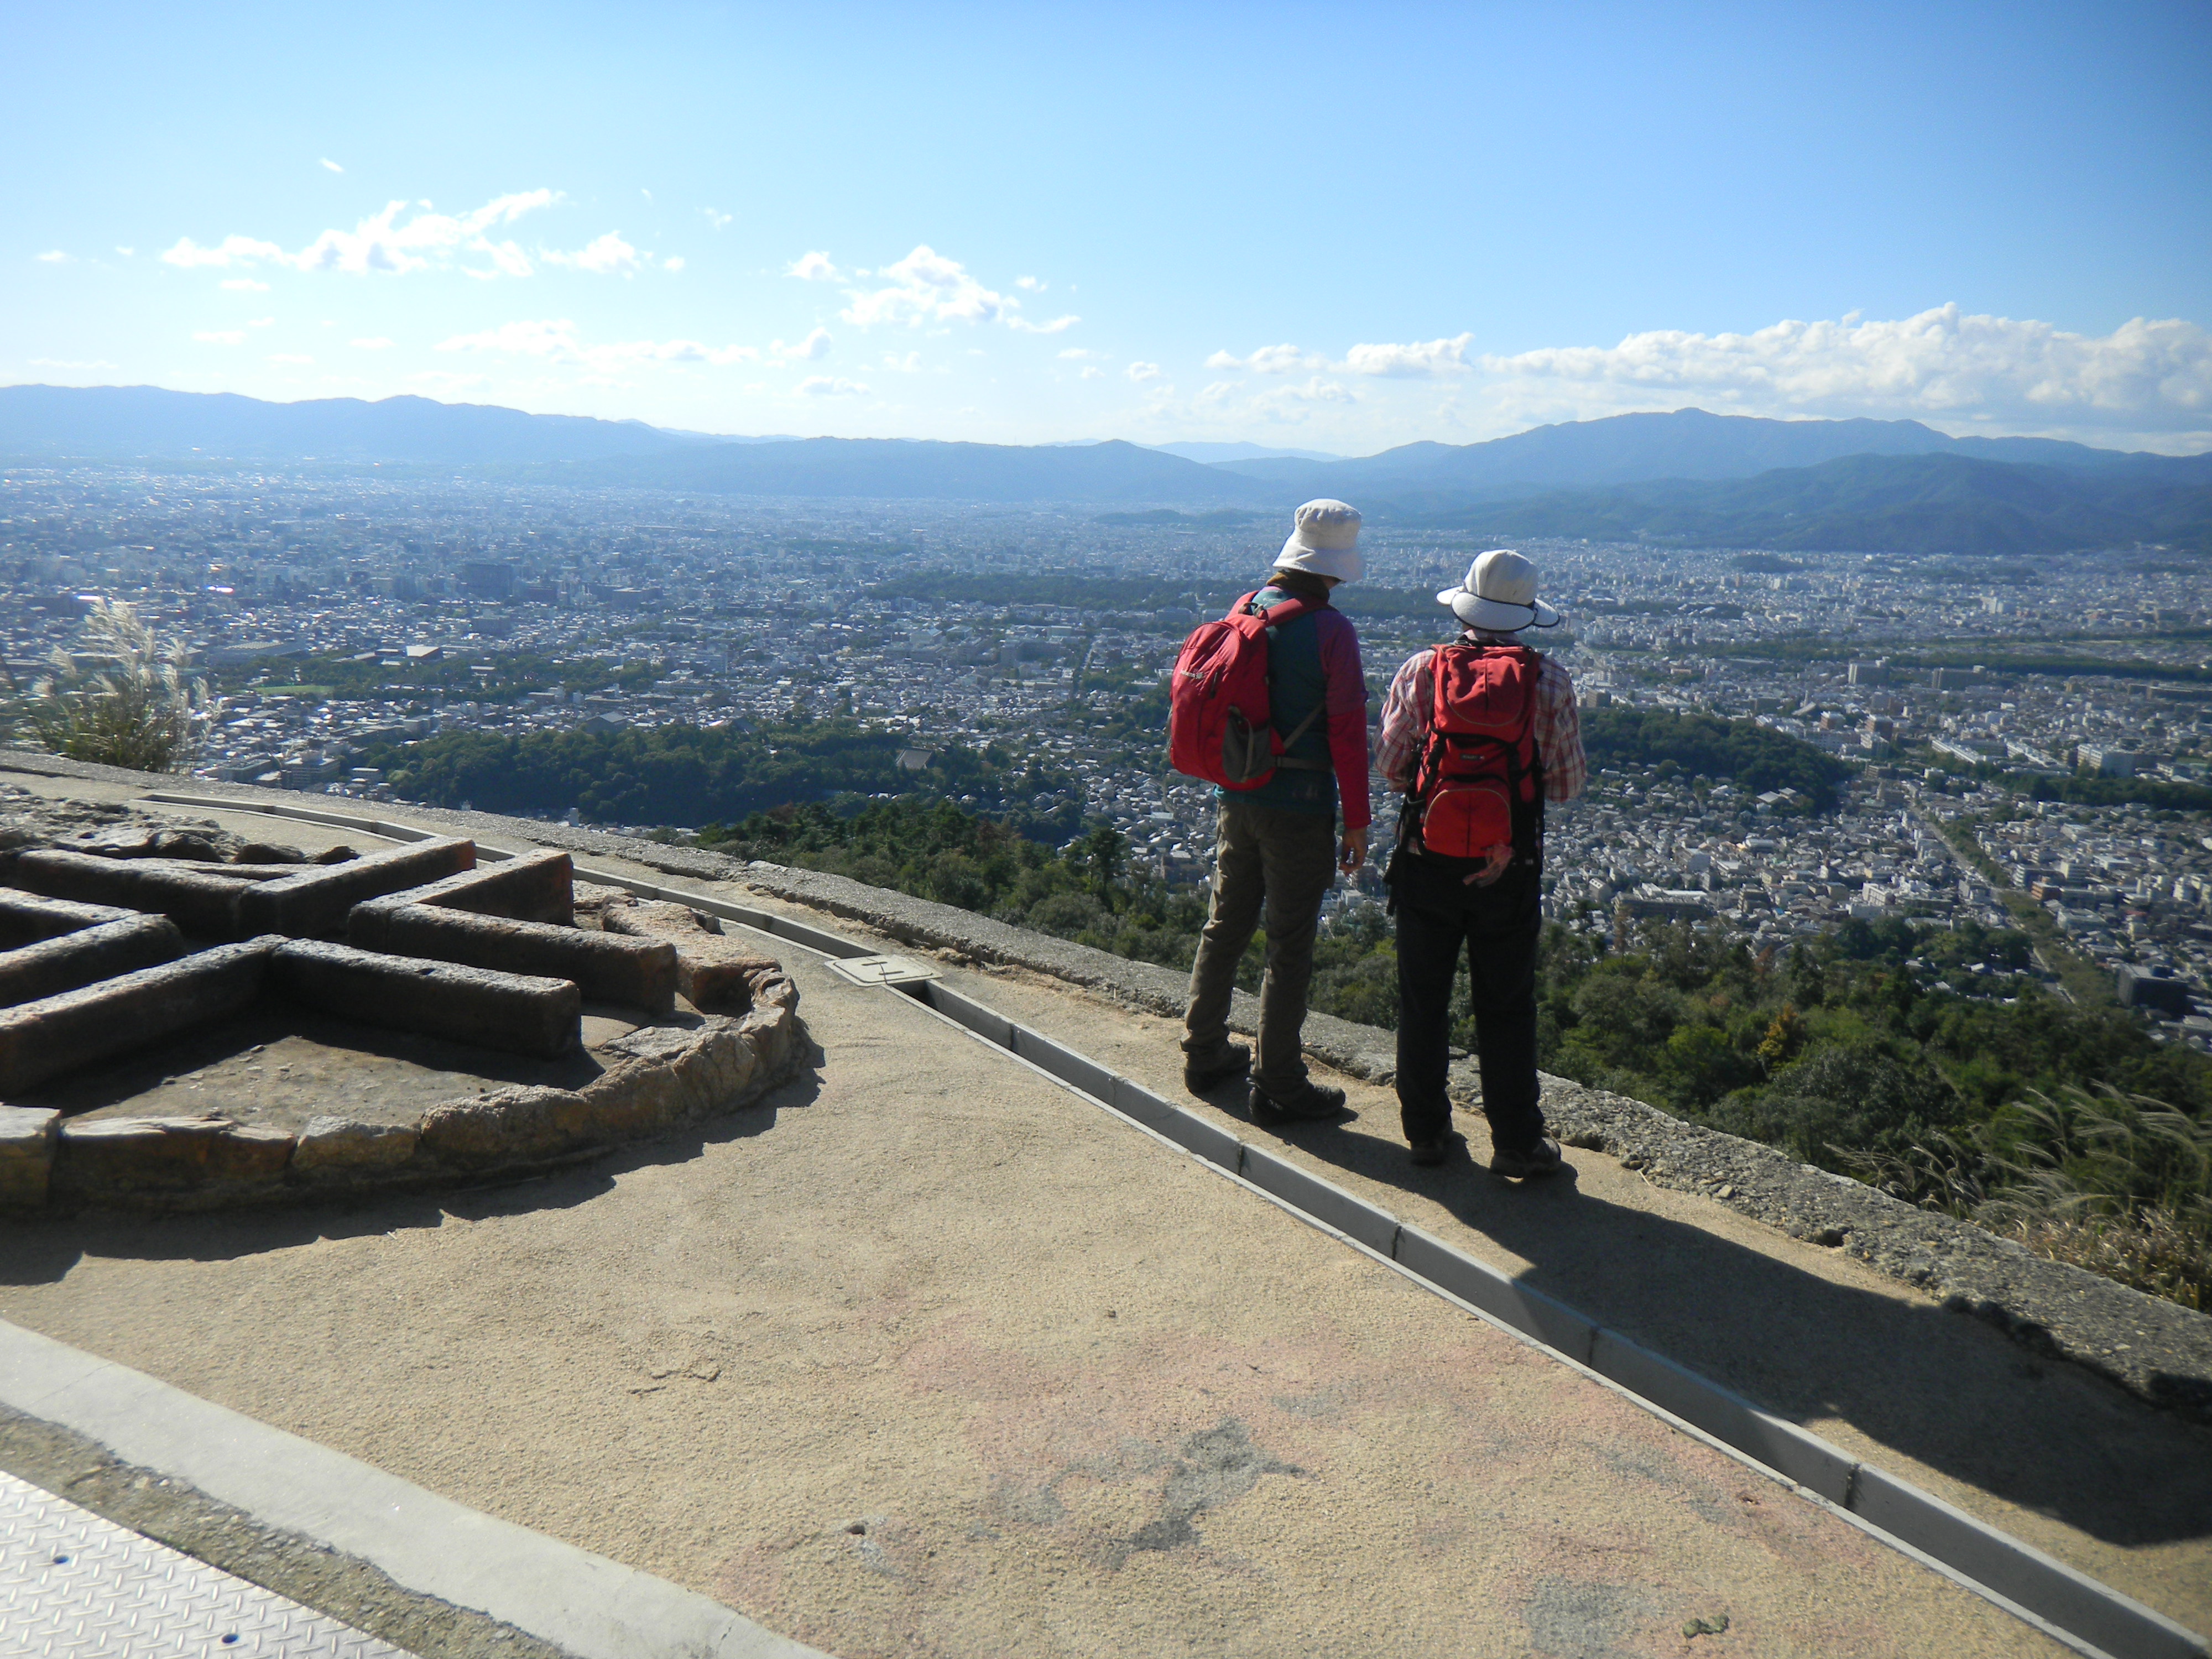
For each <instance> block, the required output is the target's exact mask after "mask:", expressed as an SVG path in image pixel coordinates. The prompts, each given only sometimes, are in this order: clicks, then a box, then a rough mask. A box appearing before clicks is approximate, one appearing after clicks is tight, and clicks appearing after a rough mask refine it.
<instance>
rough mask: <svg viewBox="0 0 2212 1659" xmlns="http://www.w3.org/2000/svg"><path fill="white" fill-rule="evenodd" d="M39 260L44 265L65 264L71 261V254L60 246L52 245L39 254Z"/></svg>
mask: <svg viewBox="0 0 2212 1659" xmlns="http://www.w3.org/2000/svg"><path fill="white" fill-rule="evenodd" d="M38 260H39V263H40V264H42V265H65V264H68V263H69V255H68V254H66V253H64V252H62V251H61V250H60V249H59V248H58V247H50V248H48V249H47V250H46V252H44V253H41V254H40V255H39V256H38Z"/></svg>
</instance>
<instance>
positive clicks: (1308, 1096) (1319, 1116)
mask: <svg viewBox="0 0 2212 1659" xmlns="http://www.w3.org/2000/svg"><path fill="white" fill-rule="evenodd" d="M1343 1111H1344V1091H1343V1090H1341V1089H1332V1088H1329V1087H1328V1086H1327V1085H1324V1084H1319V1083H1308V1084H1306V1085H1304V1086H1303V1087H1302V1088H1300V1089H1299V1090H1298V1091H1297V1092H1296V1093H1295V1094H1290V1095H1285V1097H1283V1098H1281V1099H1277V1098H1276V1097H1274V1096H1273V1095H1271V1094H1269V1093H1268V1092H1267V1091H1266V1090H1265V1089H1262V1088H1261V1086H1260V1085H1258V1084H1256V1083H1255V1084H1254V1085H1252V1121H1253V1122H1255V1123H1256V1124H1258V1125H1259V1126H1260V1127H1261V1128H1263V1129H1264V1128H1269V1127H1273V1126H1274V1125H1275V1124H1278V1123H1319V1122H1321V1121H1324V1120H1326V1119H1328V1118H1332V1117H1337V1116H1340V1115H1342V1114H1343Z"/></svg>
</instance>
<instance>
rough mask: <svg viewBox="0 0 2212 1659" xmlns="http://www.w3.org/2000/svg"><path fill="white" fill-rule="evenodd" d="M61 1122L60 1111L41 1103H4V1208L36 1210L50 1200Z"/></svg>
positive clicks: (0, 1198) (0, 1202)
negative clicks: (48, 1191) (48, 1181)
mask: <svg viewBox="0 0 2212 1659" xmlns="http://www.w3.org/2000/svg"><path fill="white" fill-rule="evenodd" d="M61 1121H62V1115H61V1114H60V1113H59V1112H56V1111H50V1110H48V1109H46V1108H45V1107H41V1106H0V1209H26V1210H28V1209H36V1208H37V1207H38V1206H40V1205H41V1204H44V1203H45V1202H46V1178H47V1176H49V1175H51V1174H52V1170H53V1167H54V1139H55V1136H56V1134H57V1133H58V1130H59V1128H60V1126H61Z"/></svg>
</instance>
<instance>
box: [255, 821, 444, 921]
mask: <svg viewBox="0 0 2212 1659" xmlns="http://www.w3.org/2000/svg"><path fill="white" fill-rule="evenodd" d="M476 861H477V844H476V842H472V841H462V840H441V841H418V842H413V843H411V844H410V845H409V846H405V847H395V848H392V849H391V850H390V851H388V852H383V853H371V854H368V856H367V857H366V858H357V859H352V860H348V861H347V862H346V863H344V864H333V865H327V866H324V865H318V866H314V867H313V868H311V869H306V870H302V871H301V872H300V873H299V874H297V875H291V876H279V877H278V878H276V879H275V880H273V881H262V882H252V883H249V884H246V891H245V892H244V893H243V894H241V895H240V897H239V900H238V917H239V923H240V927H242V928H243V929H244V930H245V931H246V932H247V933H283V934H284V935H286V936H287V937H288V938H291V939H319V938H321V937H323V936H324V935H325V934H327V933H337V932H338V931H339V930H340V929H341V928H343V926H344V924H345V919H346V913H347V912H348V911H349V910H351V909H352V908H353V907H354V906H355V905H356V904H359V903H360V902H362V900H364V899H373V898H381V897H382V896H384V895H385V894H386V893H396V892H399V891H401V890H404V889H405V888H409V887H419V886H422V884H424V883H426V882H430V881H435V880H439V879H441V878H443V877H446V876H450V875H453V874H456V873H458V872H460V871H463V870H470V869H473V868H475V867H476Z"/></svg>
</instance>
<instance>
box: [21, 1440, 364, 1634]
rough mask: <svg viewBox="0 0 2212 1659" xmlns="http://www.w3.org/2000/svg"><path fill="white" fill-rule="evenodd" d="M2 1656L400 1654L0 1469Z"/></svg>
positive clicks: (334, 1621) (331, 1620)
mask: <svg viewBox="0 0 2212 1659" xmlns="http://www.w3.org/2000/svg"><path fill="white" fill-rule="evenodd" d="M0 1654H5V1655H7V1656H9V1659H15V1656H18V1655H21V1656H26V1659H33V1656H35V1659H48V1656H51V1659H125V1656H128V1659H212V1656H215V1655H218V1654H222V1655H228V1654H254V1655H258V1656H260V1659H408V1656H407V1655H406V1654H405V1653H404V1652H403V1651H402V1650H399V1649H398V1648H395V1647H392V1646H391V1645H389V1644H386V1643H383V1642H380V1641H378V1640H377V1639H376V1638H374V1637H372V1636H364V1635H362V1633H361V1632H359V1631H357V1630H355V1629H353V1628H352V1627H351V1626H347V1625H341V1624H340V1623H338V1622H337V1620H335V1619H328V1618H325V1617H324V1615H322V1614H321V1613H311V1612H309V1611H308V1610H307V1608H305V1607H301V1606H300V1605H299V1603H297V1602H296V1601H286V1600H285V1599H284V1598H283V1596H281V1595H276V1594H274V1593H272V1592H270V1591H269V1590H265V1589H262V1588H261V1587H260V1586H259V1585H258V1584H249V1583H246V1580H244V1579H243V1578H234V1577H231V1576H230V1575H229V1574H228V1573H227V1572H219V1571H216V1569H215V1568H213V1567H211V1566H209V1565H207V1564H206V1563H205V1562H204V1561H195V1560H193V1559H191V1557H190V1556H188V1555H180V1554H179V1553H177V1552H176V1551H175V1550H173V1549H171V1548H169V1547H167V1545H163V1544H157V1543H155V1541H153V1540H152V1539H150V1538H142V1537H140V1536H139V1535H138V1534H137V1533H135V1532H131V1531H129V1530H127V1529H126V1528H122V1527H118V1526H117V1525H115V1524H114V1523H113V1522H110V1521H103V1520H101V1519H100V1516H96V1515H94V1514H93V1513H92V1511H91V1510H85V1509H80V1508H79V1507H78V1506H77V1505H76V1504H71V1503H69V1502H67V1501H65V1500H64V1499H62V1498H56V1497H55V1496H54V1495H53V1494H52V1492H45V1491H42V1490H41V1489H40V1488H39V1487H37V1486H32V1485H31V1484H30V1483H29V1482H28V1481H24V1480H16V1479H15V1476H13V1475H10V1474H0Z"/></svg>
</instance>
